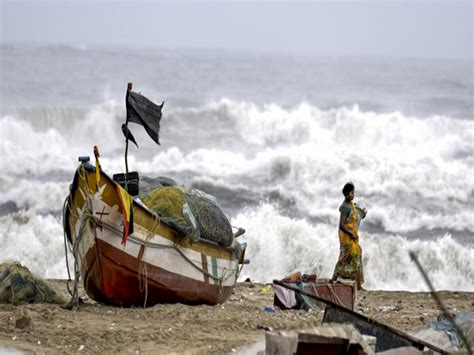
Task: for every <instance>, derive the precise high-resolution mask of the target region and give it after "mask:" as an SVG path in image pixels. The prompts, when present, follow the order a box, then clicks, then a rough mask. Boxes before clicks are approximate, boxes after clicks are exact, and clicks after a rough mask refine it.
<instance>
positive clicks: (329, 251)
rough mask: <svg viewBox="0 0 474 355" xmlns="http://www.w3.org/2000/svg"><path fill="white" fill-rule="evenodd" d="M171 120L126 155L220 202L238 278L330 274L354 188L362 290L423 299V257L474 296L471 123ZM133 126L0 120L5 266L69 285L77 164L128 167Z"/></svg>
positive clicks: (237, 112) (314, 112)
mask: <svg viewBox="0 0 474 355" xmlns="http://www.w3.org/2000/svg"><path fill="white" fill-rule="evenodd" d="M163 112H164V116H163V120H162V131H161V139H160V140H161V143H162V145H161V146H160V147H158V146H156V145H154V143H153V142H152V141H150V140H149V139H148V137H147V136H146V133H145V132H144V130H143V129H142V128H141V127H139V126H136V125H134V126H132V127H131V129H132V131H133V134H134V135H135V137H136V138H137V141H138V142H139V145H140V149H135V147H132V148H131V149H130V153H129V154H130V155H129V165H130V166H131V168H132V169H134V170H137V171H139V172H140V173H141V174H142V175H148V176H157V175H167V176H170V177H172V178H174V179H176V180H178V181H181V182H182V183H185V184H190V185H193V186H195V187H198V188H201V189H203V190H204V191H208V192H210V193H212V194H214V195H215V196H216V197H217V198H218V200H219V201H220V203H221V204H222V206H223V208H224V210H225V211H227V213H228V214H229V215H230V216H231V218H232V223H233V224H237V225H240V226H242V227H244V228H245V229H246V230H247V234H246V235H247V236H246V237H244V239H247V240H248V243H249V248H248V255H249V256H250V258H251V260H252V263H251V264H250V265H249V266H248V267H245V268H244V274H243V276H247V277H251V278H253V279H255V280H257V281H262V282H263V281H269V280H271V279H272V278H276V277H280V276H283V275H285V274H287V273H289V272H293V271H295V270H302V271H314V272H316V273H317V274H318V275H322V277H324V276H326V277H327V276H330V274H331V273H332V271H333V270H332V269H333V267H334V264H335V260H336V258H337V253H338V245H337V240H336V231H335V226H336V225H337V220H338V212H337V208H338V206H339V204H340V203H341V201H342V194H341V192H340V190H341V187H342V186H343V184H344V183H345V182H346V181H347V180H352V181H354V183H355V184H356V193H357V196H356V198H357V200H358V201H359V203H360V204H362V205H364V206H366V207H367V208H368V209H369V215H368V217H367V220H366V221H365V222H364V223H366V225H365V228H366V230H365V231H364V237H363V239H362V242H361V243H362V247H363V249H364V263H365V265H366V280H367V287H369V288H371V289H375V288H379V289H408V290H415V289H420V287H422V286H420V281H419V278H418V276H417V275H416V272H414V270H415V269H414V267H413V265H412V263H411V261H410V260H409V258H408V254H407V253H408V250H415V251H417V252H418V253H419V255H420V260H421V261H422V262H425V265H426V267H427V268H429V269H430V270H432V271H431V272H432V276H433V279H434V280H433V281H434V283H435V285H436V286H437V287H438V288H440V289H450V290H471V291H472V290H474V276H473V274H472V270H474V267H473V265H472V260H474V258H473V250H474V249H473V247H472V240H473V238H472V236H473V233H474V220H473V218H472V215H473V209H472V205H471V204H470V201H471V199H472V198H473V197H474V183H473V182H474V176H473V171H472V168H471V167H472V166H473V163H474V154H473V152H474V127H473V125H472V122H471V121H468V120H463V119H453V118H450V117H445V116H432V117H428V118H417V117H408V116H404V115H403V114H401V113H400V112H393V113H384V114H382V113H375V112H366V111H362V110H360V109H359V107H358V106H357V105H354V106H352V107H336V108H333V109H329V110H322V109H320V108H318V107H316V106H313V105H310V104H308V103H301V104H299V105H296V106H294V107H289V108H288V107H286V108H285V107H282V106H279V105H277V104H268V105H260V104H256V103H252V102H246V101H234V100H230V99H225V98H224V99H221V100H219V101H213V102H210V103H208V104H206V105H202V106H197V107H179V106H174V105H173V102H167V103H166V104H165V108H164V111H163ZM124 117H125V111H124V108H123V103H118V102H116V101H113V100H109V101H106V102H104V103H103V104H99V105H95V106H93V107H89V108H83V107H71V108H68V107H59V106H41V107H31V108H28V109H17V110H14V111H11V112H10V113H9V114H8V115H4V116H3V117H1V118H0V126H1V127H2V130H1V131H0V142H1V146H0V154H1V156H2V159H1V160H0V169H1V171H2V172H3V176H2V177H1V178H0V207H1V208H0V210H1V212H2V213H1V214H0V234H1V239H0V248H2V249H3V250H7V251H8V253H6V254H5V253H2V257H0V261H3V260H4V258H6V257H7V256H8V258H18V259H19V260H20V261H27V264H28V265H30V264H33V267H32V268H33V270H35V271H37V272H38V273H40V274H42V275H43V276H47V277H64V276H65V274H64V272H65V271H64V268H63V267H62V266H61V265H62V264H64V260H63V259H62V258H63V256H62V253H63V246H62V227H61V222H60V220H59V216H60V210H61V207H62V202H63V199H64V197H65V196H66V194H67V192H68V191H67V189H68V185H69V184H70V182H71V179H72V176H73V173H74V169H75V167H76V166H77V157H78V156H80V155H92V147H93V145H98V146H99V148H100V150H101V154H102V160H101V164H102V167H103V168H104V170H105V171H107V172H108V173H110V174H112V173H114V172H118V171H122V170H123V168H124V167H123V165H124V163H123V136H122V132H121V130H120V124H121V123H122V122H123V120H124ZM459 236H461V237H462V238H460V237H459ZM29 239H31V243H30V244H29V245H28V247H27V248H26V249H25V250H26V251H23V250H22V248H23V249H24V245H26V244H25V243H27V242H28V240H29ZM20 240H21V241H22V242H21V245H20V244H19V242H18V241H20ZM45 243H46V244H47V247H46V249H45V247H44V246H43V244H45ZM269 243H271V245H272V246H274V251H273V252H272V254H271V255H268V253H267V254H265V252H266V251H268V248H265V246H266V245H268V244H269ZM48 253H49V254H50V255H52V259H51V260H52V262H51V263H46V261H45V260H43V258H45V257H46V259H47V254H48ZM29 257H30V259H28V258H29ZM51 265H52V266H51ZM393 265H397V268H394V267H393ZM453 275H454V276H453Z"/></svg>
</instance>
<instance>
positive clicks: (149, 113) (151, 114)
mask: <svg viewBox="0 0 474 355" xmlns="http://www.w3.org/2000/svg"><path fill="white" fill-rule="evenodd" d="M163 104H164V101H163V102H162V103H161V105H157V104H155V103H154V102H151V101H150V100H148V99H147V98H146V97H145V96H143V95H141V94H137V93H136V92H133V91H127V121H128V122H133V123H138V124H140V125H142V126H143V127H145V130H146V131H147V133H148V135H149V136H150V137H151V139H153V140H154V141H155V142H156V144H160V141H159V138H158V133H159V132H160V120H161V108H162V107H163Z"/></svg>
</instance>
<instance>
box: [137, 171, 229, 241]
mask: <svg viewBox="0 0 474 355" xmlns="http://www.w3.org/2000/svg"><path fill="white" fill-rule="evenodd" d="M160 179H162V180H163V181H162V182H164V183H165V184H167V185H166V186H165V185H164V184H163V183H161V186H159V187H158V188H155V189H153V190H151V191H150V192H149V193H148V194H147V195H146V196H144V197H142V202H143V203H144V204H145V205H146V206H147V207H148V208H150V209H151V210H153V211H155V212H156V213H157V214H158V215H159V216H160V219H161V220H162V221H163V222H165V223H166V224H168V225H170V226H171V227H173V228H175V229H176V230H177V231H178V232H180V233H181V234H183V235H186V236H187V237H189V238H190V240H192V241H193V242H196V241H198V240H200V239H207V240H210V241H213V242H216V243H218V244H219V245H221V246H225V247H228V246H230V245H231V244H232V241H233V234H232V227H231V225H230V222H229V220H228V219H227V217H226V216H225V215H224V213H223V212H222V210H221V208H220V207H219V205H218V204H217V202H216V200H215V199H214V198H213V197H212V196H210V195H208V194H206V193H204V192H202V191H199V190H196V189H185V188H183V187H181V186H176V185H174V186H170V185H171V184H172V183H173V182H172V180H171V179H168V180H164V179H165V178H160ZM155 186H156V184H155Z"/></svg>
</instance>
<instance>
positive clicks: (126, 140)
mask: <svg viewBox="0 0 474 355" xmlns="http://www.w3.org/2000/svg"><path fill="white" fill-rule="evenodd" d="M132 85H133V84H132V83H128V84H127V94H126V95H125V109H126V111H128V93H129V92H130V91H132ZM125 127H127V128H128V112H127V113H126V118H125ZM127 180H128V137H127V135H125V181H127Z"/></svg>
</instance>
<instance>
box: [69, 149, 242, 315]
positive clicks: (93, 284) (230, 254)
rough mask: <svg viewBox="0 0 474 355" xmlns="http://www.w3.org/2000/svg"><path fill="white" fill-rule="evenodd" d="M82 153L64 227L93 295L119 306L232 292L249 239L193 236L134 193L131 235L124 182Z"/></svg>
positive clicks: (215, 299) (215, 297) (216, 298)
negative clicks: (226, 240) (218, 240)
mask: <svg viewBox="0 0 474 355" xmlns="http://www.w3.org/2000/svg"><path fill="white" fill-rule="evenodd" d="M82 159H83V161H82V162H81V164H80V165H79V167H78V168H77V170H76V173H75V175H74V180H73V183H72V185H71V187H70V194H69V196H68V198H67V199H66V202H65V208H64V222H65V223H64V228H65V235H66V237H67V240H68V242H69V244H70V245H71V250H72V253H73V255H74V258H75V261H76V262H77V268H78V270H77V272H78V273H79V274H80V277H81V278H82V280H83V282H84V289H85V291H86V292H87V294H88V296H89V297H91V298H92V299H94V300H95V301H97V302H101V303H106V304H112V305H117V306H136V305H145V306H151V305H154V304H156V303H174V302H182V303H187V304H202V303H204V304H218V303H223V302H225V301H226V300H227V299H228V298H229V296H230V295H231V293H232V290H233V288H234V286H235V283H236V280H237V277H238V275H239V272H240V270H241V267H242V266H243V263H244V253H245V246H246V245H245V244H244V243H242V244H241V243H239V242H237V241H236V240H235V239H234V241H233V242H232V244H231V245H230V246H228V247H223V246H221V245H219V244H218V243H216V242H213V241H210V240H204V239H201V240H199V241H197V242H194V241H190V240H189V237H187V236H185V235H182V234H181V233H179V232H178V231H176V230H175V229H174V228H172V227H171V226H169V225H167V224H166V223H164V222H163V221H162V220H160V216H158V215H157V214H156V213H155V212H153V211H151V210H150V209H148V208H147V207H146V206H145V205H144V204H143V203H140V201H139V200H138V199H131V201H132V206H131V211H132V213H133V233H132V234H130V235H128V236H127V238H126V241H124V238H123V229H124V217H123V211H122V209H123V207H122V206H123V202H122V197H121V194H120V192H119V191H120V190H119V189H120V187H119V186H120V185H119V184H118V182H116V181H114V180H113V179H112V178H110V177H109V176H108V175H107V174H106V173H104V172H103V171H102V170H100V171H99V173H98V174H96V167H94V166H93V165H92V164H90V163H89V162H88V161H87V159H84V158H82ZM98 175H99V182H98V183H97V176H98ZM123 193H124V192H123V191H122V194H123ZM125 193H127V192H125Z"/></svg>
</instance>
